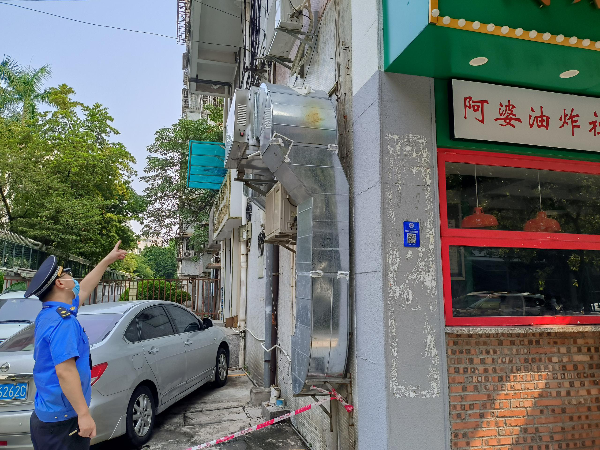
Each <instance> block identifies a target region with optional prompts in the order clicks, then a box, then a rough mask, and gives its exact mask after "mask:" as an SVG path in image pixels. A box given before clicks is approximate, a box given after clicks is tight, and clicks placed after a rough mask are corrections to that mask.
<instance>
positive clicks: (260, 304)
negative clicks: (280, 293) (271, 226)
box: [246, 205, 265, 386]
mask: <svg viewBox="0 0 600 450" xmlns="http://www.w3.org/2000/svg"><path fill="white" fill-rule="evenodd" d="M264 218H265V213H264V212H263V211H262V210H261V209H259V208H258V207H257V206H256V205H252V239H251V240H250V250H249V251H248V274H247V276H246V285H247V288H246V302H247V303H246V329H247V330H249V331H251V332H252V334H254V336H256V338H259V339H256V338H255V337H253V336H252V335H251V334H250V333H246V366H247V370H248V374H249V375H250V378H251V379H252V381H253V382H254V384H256V385H258V386H262V385H263V372H264V370H263V369H264V359H265V358H264V351H263V349H262V347H261V341H260V340H261V339H262V340H264V338H265V331H264V330H265V278H264V274H265V270H264V265H265V260H264V258H259V251H258V235H259V233H260V231H261V225H262V224H263V223H264V220H265V219H264ZM259 275H260V277H259Z"/></svg>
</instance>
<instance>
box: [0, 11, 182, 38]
mask: <svg viewBox="0 0 600 450" xmlns="http://www.w3.org/2000/svg"><path fill="white" fill-rule="evenodd" d="M0 5H6V6H12V7H14V8H21V9H26V10H27V11H33V12H36V13H40V14H45V15H47V16H52V17H56V18H58V19H63V20H69V21H71V22H77V23H81V24H84V25H92V26H94V27H100V28H111V29H113V30H120V31H129V32H131V33H140V34H147V35H151V36H158V37H164V38H167V39H177V38H176V37H175V36H167V35H166V34H160V33H152V32H151V31H140V30H132V29H130V28H121V27H115V26H112V25H102V24H98V23H92V22H86V21H85V20H78V19H72V18H70V17H65V16H60V15H58V14H52V13H49V12H46V11H40V10H39V9H33V8H28V7H26V6H21V5H15V4H13V3H6V2H0Z"/></svg>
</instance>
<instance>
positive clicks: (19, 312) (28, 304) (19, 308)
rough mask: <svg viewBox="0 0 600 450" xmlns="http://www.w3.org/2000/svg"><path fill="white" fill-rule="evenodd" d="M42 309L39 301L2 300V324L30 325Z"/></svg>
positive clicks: (0, 306)
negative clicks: (20, 323)
mask: <svg viewBox="0 0 600 450" xmlns="http://www.w3.org/2000/svg"><path fill="white" fill-rule="evenodd" d="M41 309H42V303H41V302H40V301H39V300H36V299H31V298H3V299H0V323H6V322H16V323H19V322H22V323H30V322H33V321H34V320H35V317H36V316H37V315H38V313H39V312H40V310H41Z"/></svg>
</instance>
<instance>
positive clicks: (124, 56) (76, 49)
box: [0, 0, 185, 231]
mask: <svg viewBox="0 0 600 450" xmlns="http://www.w3.org/2000/svg"><path fill="white" fill-rule="evenodd" d="M4 3H10V4H12V5H18V6H24V7H27V8H33V9H37V10H40V11H45V12H49V13H52V14H58V15H62V16H65V17H69V18H72V19H78V20H83V21H87V22H93V23H97V24H102V25H111V26H116V27H122V28H129V29H133V30H140V31H149V32H153V33H158V34H164V35H167V36H175V35H176V31H177V0H54V1H52V0H51V1H35V0H34V1H26V0H0V59H2V57H3V55H6V56H10V57H11V58H13V59H15V60H16V61H17V62H18V63H19V64H21V65H25V66H31V67H34V68H39V67H41V66H43V65H44V64H49V65H50V66H51V69H52V77H51V78H50V79H49V80H48V82H47V86H57V85H59V84H62V83H66V84H67V85H69V86H71V87H72V88H73V89H75V92H76V96H75V99H76V100H78V101H80V102H83V103H85V104H90V105H91V104H93V103H96V102H98V103H101V104H102V105H104V106H106V107H107V108H108V111H109V113H110V114H111V115H112V117H113V118H114V122H113V125H114V127H115V128H116V129H117V130H119V131H120V133H121V134H120V135H119V136H116V137H115V138H114V139H115V140H118V141H119V142H122V143H123V144H125V146H126V147H127V149H128V150H129V152H131V153H132V154H133V155H134V157H135V158H136V160H137V163H136V167H135V168H136V170H137V171H138V174H139V175H142V174H143V169H144V165H145V160H146V147H147V146H148V145H150V144H151V143H152V142H153V140H154V133H155V132H156V131H157V130H158V129H159V128H162V127H165V126H169V125H171V124H173V123H175V122H176V121H177V120H178V119H179V118H180V116H181V88H182V87H183V72H182V68H181V60H182V57H181V55H182V53H183V52H184V51H185V47H184V46H183V45H178V44H177V42H176V40H175V39H167V38H164V37H157V36H151V35H145V34H141V33H132V32H127V31H120V30H115V29H110V28H100V27H95V26H90V25H84V24H80V23H75V22H71V21H67V20H63V19H59V18H55V17H51V16H48V15H45V14H40V13H38V12H33V11H27V10H24V9H21V8H17V7H14V6H8V5H6V4H4ZM133 187H134V189H135V190H136V191H137V192H139V193H141V192H142V189H143V184H142V183H141V182H140V181H139V180H135V181H134V183H133ZM135 228H138V229H136V231H139V227H137V226H136V227H134V229H135Z"/></svg>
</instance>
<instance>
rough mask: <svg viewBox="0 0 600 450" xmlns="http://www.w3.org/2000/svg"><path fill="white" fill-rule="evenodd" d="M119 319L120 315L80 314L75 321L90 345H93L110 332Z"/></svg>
mask: <svg viewBox="0 0 600 450" xmlns="http://www.w3.org/2000/svg"><path fill="white" fill-rule="evenodd" d="M121 317H123V316H122V315H121V314H80V315H79V316H77V319H78V320H79V323H80V324H81V326H82V327H83V329H84V330H85V333H86V334H87V337H88V339H89V341H90V345H94V344H97V343H98V342H100V341H102V340H103V339H104V338H105V337H106V336H107V335H108V333H110V332H111V331H112V329H113V328H114V327H115V325H116V324H117V322H118V321H119V319H121Z"/></svg>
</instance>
